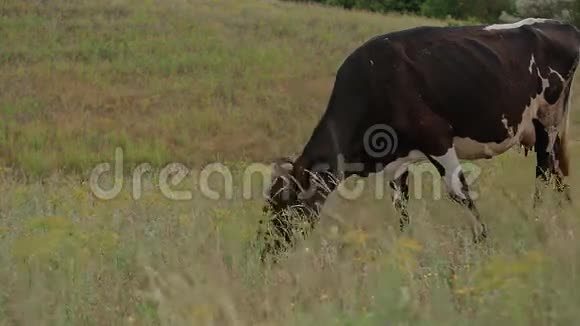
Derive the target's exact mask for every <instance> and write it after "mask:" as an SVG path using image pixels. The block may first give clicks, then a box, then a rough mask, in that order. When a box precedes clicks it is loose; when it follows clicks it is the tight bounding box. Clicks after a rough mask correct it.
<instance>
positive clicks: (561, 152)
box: [555, 89, 572, 177]
mask: <svg viewBox="0 0 580 326" xmlns="http://www.w3.org/2000/svg"><path fill="white" fill-rule="evenodd" d="M571 92H572V89H570V90H569V91H568V98H567V101H566V104H565V108H566V112H565V113H564V114H565V118H564V121H563V124H562V128H561V130H560V133H559V135H558V137H559V138H560V142H559V144H558V146H556V148H555V150H556V153H555V154H556V157H557V158H558V167H559V168H560V172H561V173H562V175H563V176H565V177H567V176H568V175H569V174H570V154H569V152H568V130H569V128H570V110H571V109H572V106H571V102H572V94H571Z"/></svg>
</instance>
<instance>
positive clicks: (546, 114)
mask: <svg viewBox="0 0 580 326" xmlns="http://www.w3.org/2000/svg"><path fill="white" fill-rule="evenodd" d="M550 71H551V72H552V71H553V69H551V68H550ZM556 73H557V72H556ZM538 76H539V77H540V79H541V80H542V88H543V90H542V92H541V93H540V94H539V95H537V96H535V97H533V98H531V99H530V103H529V104H528V105H527V106H526V107H525V109H524V111H523V113H522V119H521V121H520V123H519V124H518V125H517V127H515V128H514V127H513V126H512V127H508V126H507V124H508V123H507V119H506V117H505V116H502V120H501V122H502V123H503V125H504V126H506V129H507V131H508V138H506V139H505V140H504V141H502V142H501V143H495V142H490V143H480V142H477V141H475V140H473V139H471V138H463V137H455V138H454V139H453V143H454V145H455V149H456V151H457V155H458V157H459V158H460V159H464V160H472V159H482V158H492V157H494V156H497V155H500V154H502V153H504V152H506V151H507V150H509V149H510V148H512V147H514V146H516V145H522V146H524V147H530V146H532V145H533V142H534V141H535V127H534V123H533V120H534V119H539V120H540V122H541V123H542V124H543V125H544V126H548V127H549V128H548V130H547V131H548V134H549V135H550V147H549V148H552V146H553V145H554V141H555V139H556V138H555V137H556V135H557V134H558V127H561V126H560V125H561V122H562V121H563V120H565V118H564V117H563V107H564V105H565V103H563V102H564V98H565V92H562V94H561V95H560V99H558V101H557V102H556V103H555V104H553V105H550V104H549V103H548V102H547V101H546V99H545V97H544V93H545V91H546V89H547V88H548V87H549V86H550V82H549V80H548V79H547V78H544V77H542V75H541V74H540V71H539V70H538ZM560 76H561V75H560ZM569 82H570V81H568V82H566V83H565V85H564V86H566V85H567V83H569ZM564 89H565V87H564ZM538 112H541V113H542V114H540V115H538ZM550 126H552V127H553V128H552V127H550ZM514 129H515V130H514Z"/></svg>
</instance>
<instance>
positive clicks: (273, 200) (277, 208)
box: [264, 158, 297, 214]
mask: <svg viewBox="0 0 580 326" xmlns="http://www.w3.org/2000/svg"><path fill="white" fill-rule="evenodd" d="M293 171H294V163H293V162H292V160H291V159H290V158H282V159H279V160H276V162H274V166H273V168H272V180H271V186H270V189H269V190H268V193H267V198H266V201H267V204H266V206H265V207H264V212H267V213H272V214H279V213H280V212H282V211H283V210H285V209H287V208H288V207H290V206H292V205H294V204H295V203H296V202H297V191H296V189H297V187H296V179H295V177H294V175H293Z"/></svg>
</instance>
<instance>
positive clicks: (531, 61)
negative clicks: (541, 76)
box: [528, 53, 536, 74]
mask: <svg viewBox="0 0 580 326" xmlns="http://www.w3.org/2000/svg"><path fill="white" fill-rule="evenodd" d="M535 64H536V58H535V57H534V54H533V53H532V59H531V60H530V68H528V70H529V71H530V74H533V73H534V71H533V70H532V68H533V67H534V65H535Z"/></svg>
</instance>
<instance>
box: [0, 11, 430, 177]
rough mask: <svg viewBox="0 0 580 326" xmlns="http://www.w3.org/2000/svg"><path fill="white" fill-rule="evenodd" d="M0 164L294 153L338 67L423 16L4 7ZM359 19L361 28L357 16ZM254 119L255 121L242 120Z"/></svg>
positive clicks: (195, 160)
mask: <svg viewBox="0 0 580 326" xmlns="http://www.w3.org/2000/svg"><path fill="white" fill-rule="evenodd" d="M1 10H2V14H1V18H0V30H1V31H2V35H3V37H2V43H1V48H0V94H1V95H0V96H1V99H2V100H1V101H0V121H1V123H0V135H1V136H0V163H1V164H3V165H8V166H14V167H16V168H23V169H24V170H26V171H27V172H28V173H34V174H36V175H47V174H50V173H52V172H53V171H54V170H55V169H64V170H65V171H70V170H73V171H76V172H82V171H84V170H85V169H87V168H88V167H92V165H94V164H95V163H96V162H100V161H102V160H104V159H109V158H111V157H112V155H113V153H114V148H115V147H117V146H121V147H123V148H124V149H125V150H126V153H125V155H126V158H127V160H128V161H129V163H131V162H133V163H134V162H141V161H147V162H151V163H152V164H156V165H162V164H164V163H167V162H169V161H171V162H173V161H179V162H182V163H185V164H188V165H195V164H201V163H206V162H209V161H214V160H216V159H219V160H240V159H247V160H269V159H271V158H274V157H276V156H279V155H280V154H287V153H288V152H291V151H297V150H299V149H300V146H301V145H302V144H303V142H304V141H305V139H306V137H307V134H308V132H309V131H310V130H311V129H312V127H313V125H314V123H315V122H316V120H317V118H318V117H319V115H320V113H321V111H322V110H323V109H324V106H325V104H326V101H327V99H328V96H329V92H330V88H331V86H332V85H331V83H332V80H333V74H334V72H335V70H336V68H337V66H338V65H339V64H340V62H341V60H342V59H343V58H344V57H345V55H347V54H348V52H349V51H352V49H353V48H354V47H355V46H357V45H358V44H359V43H360V42H362V41H364V40H365V39H367V38H368V37H370V36H372V35H374V34H376V33H380V32H385V31H389V30H396V29H401V28H405V27H410V26H413V25H417V24H425V23H429V24H438V22H435V21H425V20H423V19H419V18H410V17H399V16H389V17H383V16H379V15H370V14H363V13H358V14H352V13H346V12H343V11H341V10H338V9H328V8H321V7H315V6H297V5H293V4H287V3H281V2H272V1H227V0H226V1H219V2H215V1H173V0H171V1H130V0H123V1H99V2H98V4H97V3H94V2H92V1H73V2H70V1H4V2H3V3H2V9H1ZM361 22H362V24H361ZM250 117H251V118H250Z"/></svg>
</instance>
